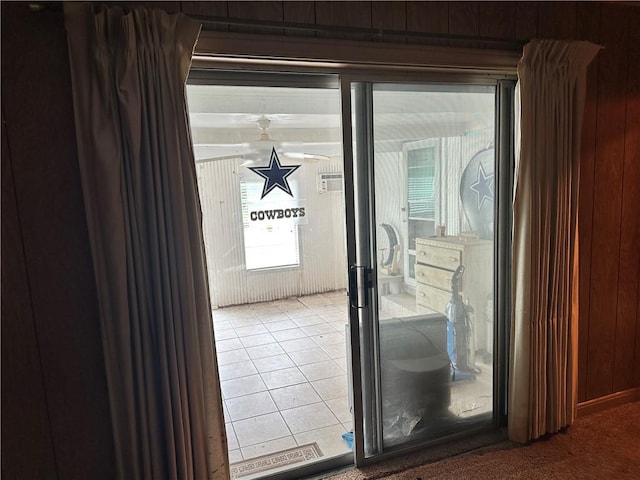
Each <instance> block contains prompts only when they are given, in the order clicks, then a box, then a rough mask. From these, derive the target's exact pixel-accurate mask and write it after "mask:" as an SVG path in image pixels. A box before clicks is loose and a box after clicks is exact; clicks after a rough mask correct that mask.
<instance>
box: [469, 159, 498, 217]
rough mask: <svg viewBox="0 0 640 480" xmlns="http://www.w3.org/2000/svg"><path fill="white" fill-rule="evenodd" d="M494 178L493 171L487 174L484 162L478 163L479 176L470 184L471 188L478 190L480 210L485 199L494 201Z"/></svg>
mask: <svg viewBox="0 0 640 480" xmlns="http://www.w3.org/2000/svg"><path fill="white" fill-rule="evenodd" d="M494 180H495V176H494V174H493V173H490V174H489V175H487V173H486V172H485V171H484V168H483V167H482V163H479V164H478V177H477V179H476V181H475V182H474V183H472V184H471V185H469V188H470V189H471V190H473V191H474V192H476V194H477V195H478V197H477V200H478V204H477V205H478V210H480V209H481V208H482V206H483V205H484V202H485V201H492V200H493V195H494Z"/></svg>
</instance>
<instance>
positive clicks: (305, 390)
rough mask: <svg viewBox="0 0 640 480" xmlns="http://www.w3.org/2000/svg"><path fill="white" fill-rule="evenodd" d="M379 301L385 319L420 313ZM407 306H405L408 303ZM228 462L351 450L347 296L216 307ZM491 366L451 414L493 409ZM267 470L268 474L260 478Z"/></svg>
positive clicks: (465, 385)
mask: <svg viewBox="0 0 640 480" xmlns="http://www.w3.org/2000/svg"><path fill="white" fill-rule="evenodd" d="M394 297H396V296H395V295H390V296H389V299H392V300H393V302H388V301H386V300H387V298H383V300H385V301H382V302H381V307H382V311H381V315H380V317H381V320H384V319H387V318H391V317H393V316H399V317H403V316H410V315H415V314H416V313H415V312H414V311H413V308H415V306H414V305H415V300H413V301H411V300H412V298H409V300H407V301H406V302H402V300H405V299H404V297H407V298H408V297H409V296H407V295H404V296H403V298H400V299H398V298H394ZM403 303H406V304H407V305H406V306H403ZM213 319H214V330H215V337H216V346H217V354H218V368H219V374H220V382H221V389H222V397H223V404H224V414H225V422H226V430H227V436H228V445H229V460H230V463H236V462H239V461H242V460H248V459H251V458H254V457H259V456H261V455H267V454H271V453H275V452H279V451H282V450H287V449H289V448H292V447H296V446H299V445H305V444H308V443H312V442H316V443H317V444H318V446H319V448H320V450H321V451H322V453H323V457H322V458H323V459H326V458H328V457H331V456H336V455H341V454H344V453H348V452H349V451H350V450H349V449H348V447H347V446H346V444H345V442H344V441H343V440H342V434H343V433H344V432H347V431H350V430H351V429H352V417H351V412H350V411H349V403H348V381H349V379H348V378H347V360H346V346H345V324H346V323H347V297H346V293H345V292H344V291H338V292H329V293H324V294H317V295H310V296H304V297H299V298H291V299H286V300H278V301H273V302H265V303H257V304H249V305H242V306H235V307H227V308H221V309H217V310H214V312H213ZM491 377H492V376H491V368H490V366H489V365H483V373H482V375H479V376H478V379H477V381H476V382H470V383H469V382H462V383H459V384H454V385H452V395H451V405H450V408H449V410H450V411H451V412H452V413H454V414H456V415H459V416H460V417H467V416H472V415H477V414H479V413H483V412H488V411H490V410H491V401H492V396H491V391H492V387H491V383H492V378H491ZM266 473H268V472H262V475H264V474H266Z"/></svg>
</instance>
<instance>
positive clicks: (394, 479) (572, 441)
mask: <svg viewBox="0 0 640 480" xmlns="http://www.w3.org/2000/svg"><path fill="white" fill-rule="evenodd" d="M416 460H417V461H419V460H420V454H414V455H412V456H410V457H409V456H408V457H405V458H401V459H394V460H392V461H389V462H385V463H381V464H377V465H374V466H371V467H367V468H364V469H360V470H356V469H352V470H349V471H346V472H342V473H340V474H338V475H334V476H331V477H330V480H377V479H381V478H384V479H389V480H460V479H492V480H493V479H495V480H502V479H539V480H543V479H544V480H549V479H558V480H560V479H561V480H573V479H585V480H590V479H593V480H603V479H615V480H627V479H629V480H631V479H634V480H638V479H640V402H634V403H629V404H626V405H622V406H620V407H615V408H612V409H609V410H607V411H605V412H601V413H597V414H593V415H589V416H586V417H583V418H579V419H578V420H577V421H576V422H575V423H574V424H573V425H572V426H571V427H570V428H568V429H567V430H566V431H565V432H563V433H559V434H557V435H553V436H550V437H549V438H545V439H543V440H539V441H536V442H533V443H531V444H530V445H525V446H521V445H518V444H515V443H512V442H509V441H502V442H499V443H497V444H494V445H490V446H485V447H482V448H479V449H476V450H473V451H470V452H467V453H464V454H462V455H458V456H455V457H450V458H446V459H444V460H440V461H437V462H434V463H429V464H425V465H419V466H415V465H416V463H417V462H416ZM412 465H413V466H412Z"/></svg>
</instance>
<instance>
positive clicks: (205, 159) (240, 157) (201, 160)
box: [196, 155, 243, 163]
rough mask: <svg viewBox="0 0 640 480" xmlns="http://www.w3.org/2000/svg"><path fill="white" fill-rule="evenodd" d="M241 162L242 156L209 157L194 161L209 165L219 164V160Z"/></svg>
mask: <svg viewBox="0 0 640 480" xmlns="http://www.w3.org/2000/svg"><path fill="white" fill-rule="evenodd" d="M234 159H237V160H242V159H243V156H242V155H222V156H220V157H209V158H200V159H198V160H196V163H209V162H219V161H221V160H234Z"/></svg>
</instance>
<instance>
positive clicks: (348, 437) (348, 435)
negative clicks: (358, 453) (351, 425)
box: [342, 432, 353, 450]
mask: <svg viewBox="0 0 640 480" xmlns="http://www.w3.org/2000/svg"><path fill="white" fill-rule="evenodd" d="M342 439H343V440H344V443H346V444H347V447H349V448H350V449H351V450H353V432H345V433H343V434H342Z"/></svg>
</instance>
